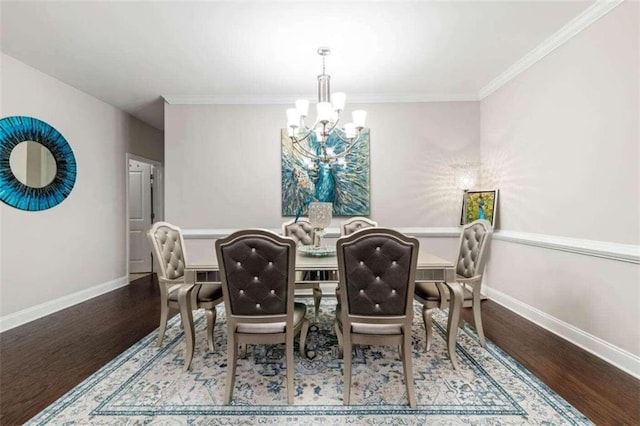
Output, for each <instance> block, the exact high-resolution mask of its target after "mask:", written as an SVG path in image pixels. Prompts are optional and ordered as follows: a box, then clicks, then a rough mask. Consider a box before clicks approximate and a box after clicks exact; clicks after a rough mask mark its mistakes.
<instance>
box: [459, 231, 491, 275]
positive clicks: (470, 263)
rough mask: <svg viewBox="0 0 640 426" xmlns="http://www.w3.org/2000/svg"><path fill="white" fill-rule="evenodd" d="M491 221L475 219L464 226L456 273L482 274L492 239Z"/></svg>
mask: <svg viewBox="0 0 640 426" xmlns="http://www.w3.org/2000/svg"><path fill="white" fill-rule="evenodd" d="M491 233H492V228H491V223H490V222H489V221H487V220H483V219H479V220H475V221H473V222H471V223H469V224H467V225H465V226H464V228H463V229H462V234H460V251H459V253H458V262H457V265H456V274H457V275H459V276H461V277H464V278H471V277H473V276H476V275H482V272H483V269H484V264H485V259H486V255H485V253H486V250H485V248H486V247H487V246H488V245H489V240H490V239H491Z"/></svg>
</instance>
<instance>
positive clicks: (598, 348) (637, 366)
mask: <svg viewBox="0 0 640 426" xmlns="http://www.w3.org/2000/svg"><path fill="white" fill-rule="evenodd" d="M483 287H484V288H483V290H484V292H485V293H486V294H487V296H488V297H489V298H490V299H491V300H493V301H494V302H496V303H499V304H501V305H502V306H504V307H506V308H507V309H509V310H511V311H513V312H515V313H517V314H518V315H520V316H522V317H524V318H526V319H528V320H529V321H531V322H533V323H535V324H537V325H539V326H540V327H542V328H544V329H546V330H549V331H550V332H552V333H553V334H556V335H558V336H560V337H562V338H563V339H565V340H568V341H569V342H571V343H573V344H574V345H576V346H579V347H581V348H582V349H584V350H586V351H587V352H590V353H592V354H594V355H595V356H597V357H599V358H602V359H603V360H605V361H607V362H608V363H609V364H612V365H614V366H616V367H618V368H619V369H621V370H623V371H625V372H627V373H629V374H631V375H632V376H634V377H636V378H638V379H640V357H638V356H636V355H634V354H632V353H630V352H627V351H625V350H624V349H620V348H619V347H617V346H614V345H612V344H611V343H608V342H606V341H604V340H602V339H600V338H598V337H596V336H593V335H591V334H589V333H586V332H584V331H582V330H580V329H579V328H577V327H574V326H573V325H571V324H568V323H566V322H564V321H561V320H559V319H557V318H555V317H552V316H551V315H549V314H547V313H545V312H542V311H540V310H538V309H536V308H534V307H532V306H529V305H527V304H525V303H522V302H520V301H519V300H516V299H514V298H513V297H511V296H508V295H506V294H504V293H502V292H500V291H498V290H495V289H492V288H491V287H489V286H483Z"/></svg>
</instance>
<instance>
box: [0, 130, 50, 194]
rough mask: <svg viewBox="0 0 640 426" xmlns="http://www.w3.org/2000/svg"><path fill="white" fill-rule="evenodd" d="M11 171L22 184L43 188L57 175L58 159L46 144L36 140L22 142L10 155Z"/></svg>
mask: <svg viewBox="0 0 640 426" xmlns="http://www.w3.org/2000/svg"><path fill="white" fill-rule="evenodd" d="M9 165H10V167H11V172H12V173H13V175H14V176H15V177H16V179H18V180H19V181H20V182H21V183H22V184H24V185H26V186H29V187H31V188H43V187H45V186H47V185H49V184H50V183H51V182H53V178H55V177H56V170H57V168H56V160H55V158H53V154H52V153H51V151H49V150H48V149H47V148H46V147H45V146H44V145H42V144H40V143H38V142H34V141H24V142H20V143H19V144H18V145H16V146H15V148H13V150H11V155H10V156H9Z"/></svg>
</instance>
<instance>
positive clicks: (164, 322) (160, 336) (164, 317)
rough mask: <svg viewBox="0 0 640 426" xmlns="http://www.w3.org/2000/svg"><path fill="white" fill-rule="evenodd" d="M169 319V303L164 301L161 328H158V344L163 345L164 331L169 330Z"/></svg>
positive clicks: (161, 308)
mask: <svg viewBox="0 0 640 426" xmlns="http://www.w3.org/2000/svg"><path fill="white" fill-rule="evenodd" d="M168 320H169V305H168V304H167V303H162V305H160V329H159V330H158V342H157V343H156V346H162V339H164V333H165V332H166V331H167V321H168Z"/></svg>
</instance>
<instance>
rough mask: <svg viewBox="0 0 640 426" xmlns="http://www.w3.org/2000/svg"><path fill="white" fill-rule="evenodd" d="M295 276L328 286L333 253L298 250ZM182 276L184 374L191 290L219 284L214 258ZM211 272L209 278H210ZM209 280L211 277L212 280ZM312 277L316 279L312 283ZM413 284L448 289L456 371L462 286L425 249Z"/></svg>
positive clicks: (334, 267)
mask: <svg viewBox="0 0 640 426" xmlns="http://www.w3.org/2000/svg"><path fill="white" fill-rule="evenodd" d="M295 268H296V273H304V272H307V271H322V272H325V273H324V274H322V273H319V274H315V275H314V281H320V282H322V281H323V278H324V279H325V280H326V281H327V282H328V283H330V282H333V283H335V282H337V281H338V258H337V256H336V255H335V249H334V250H333V251H332V250H331V249H329V251H328V253H324V254H323V255H322V256H316V255H310V253H309V251H302V250H298V251H297V253H296V265H295ZM185 269H186V273H187V274H188V275H190V276H191V279H188V280H187V284H183V285H182V286H181V287H180V288H179V289H178V304H179V306H180V316H181V319H182V325H183V329H184V335H185V342H186V352H185V364H184V370H185V371H186V370H188V369H189V367H190V366H191V361H192V359H193V353H194V347H195V331H194V324H193V312H192V306H193V296H194V295H193V290H194V289H195V288H196V286H198V285H207V284H219V275H218V273H219V267H218V262H217V259H215V256H214V258H213V259H210V260H208V262H207V263H206V264H205V263H202V264H187V265H186V268H185ZM200 272H206V273H207V274H206V275H207V276H208V278H207V281H199V280H198V279H197V276H198V274H197V273H200ZM212 272H213V274H211V273H212ZM211 276H213V277H215V278H214V279H213V280H212V279H211ZM315 277H319V279H316V278H315ZM416 282H434V283H444V284H445V285H446V286H447V287H448V289H449V298H450V299H449V315H448V320H447V351H448V353H449V358H450V359H451V363H452V364H453V368H454V369H455V370H458V360H457V357H456V338H457V334H458V326H459V325H460V321H461V315H462V303H463V298H464V297H463V290H462V286H461V285H460V284H459V283H457V282H456V281H455V268H454V265H453V263H452V262H450V261H448V260H445V259H442V258H440V257H438V256H435V255H433V254H431V253H429V252H428V251H427V250H425V249H422V248H421V249H420V250H419V252H418V262H417V268H416Z"/></svg>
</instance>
